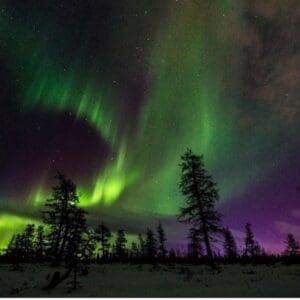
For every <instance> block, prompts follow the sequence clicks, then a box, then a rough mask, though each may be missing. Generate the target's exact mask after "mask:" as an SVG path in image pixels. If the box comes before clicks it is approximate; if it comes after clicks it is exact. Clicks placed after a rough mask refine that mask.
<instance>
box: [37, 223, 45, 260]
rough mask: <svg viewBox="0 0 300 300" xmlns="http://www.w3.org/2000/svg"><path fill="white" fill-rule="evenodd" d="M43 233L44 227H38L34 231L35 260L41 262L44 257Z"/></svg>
mask: <svg viewBox="0 0 300 300" xmlns="http://www.w3.org/2000/svg"><path fill="white" fill-rule="evenodd" d="M45 247H46V245H45V233H44V227H43V226H41V225H40V226H38V228H37V230H36V242H35V251H36V258H37V259H38V260H39V261H41V260H43V258H44V256H45Z"/></svg>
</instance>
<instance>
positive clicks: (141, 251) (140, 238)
mask: <svg viewBox="0 0 300 300" xmlns="http://www.w3.org/2000/svg"><path fill="white" fill-rule="evenodd" d="M138 241H139V247H138V248H139V256H140V258H145V256H146V249H145V248H146V247H145V241H144V238H143V236H142V235H141V234H139V235H138Z"/></svg>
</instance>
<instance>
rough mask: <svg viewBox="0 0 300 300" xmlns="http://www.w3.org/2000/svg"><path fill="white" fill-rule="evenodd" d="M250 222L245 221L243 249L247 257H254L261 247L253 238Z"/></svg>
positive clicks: (258, 253) (257, 254)
mask: <svg viewBox="0 0 300 300" xmlns="http://www.w3.org/2000/svg"><path fill="white" fill-rule="evenodd" d="M251 227H252V226H251V224H250V223H246V225H245V232H246V237H245V249H244V255H245V256H248V257H252V258H253V257H256V256H259V255H260V252H261V249H260V246H259V244H258V242H257V241H256V240H255V239H254V234H253V231H252V228H251Z"/></svg>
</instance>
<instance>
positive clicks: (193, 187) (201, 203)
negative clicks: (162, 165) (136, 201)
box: [178, 150, 221, 263]
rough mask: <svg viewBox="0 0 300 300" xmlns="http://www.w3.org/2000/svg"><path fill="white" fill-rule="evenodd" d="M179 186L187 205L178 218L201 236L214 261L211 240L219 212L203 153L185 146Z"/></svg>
mask: <svg viewBox="0 0 300 300" xmlns="http://www.w3.org/2000/svg"><path fill="white" fill-rule="evenodd" d="M181 159H182V162H181V164H180V166H181V171H182V175H181V181H180V185H179V186H180V189H181V192H182V194H183V196H184V197H185V202H186V205H185V206H184V207H182V208H181V210H180V214H179V216H178V220H179V221H180V222H184V223H187V224H191V225H192V227H193V228H194V229H196V230H197V231H198V232H199V236H200V238H201V240H203V243H204V246H205V249H206V254H207V257H208V259H209V262H210V263H212V262H213V251H212V243H213V242H215V241H216V236H217V235H218V234H220V232H221V225H220V218H221V216H220V214H219V213H218V212H217V211H216V208H215V206H216V203H217V201H218V199H219V195H218V190H217V185H216V183H215V182H214V181H213V179H212V177H211V176H210V175H209V174H208V172H207V170H206V169H205V166H204V162H203V156H199V155H196V154H194V153H193V152H192V151H191V150H187V151H186V152H185V153H184V155H183V156H182V157H181Z"/></svg>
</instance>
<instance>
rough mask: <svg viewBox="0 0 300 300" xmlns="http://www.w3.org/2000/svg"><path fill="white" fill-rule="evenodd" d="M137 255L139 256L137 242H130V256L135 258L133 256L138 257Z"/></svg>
mask: <svg viewBox="0 0 300 300" xmlns="http://www.w3.org/2000/svg"><path fill="white" fill-rule="evenodd" d="M138 256H139V249H138V246H137V243H136V242H132V243H131V248H130V257H131V258H133V259H135V258H138Z"/></svg>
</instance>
